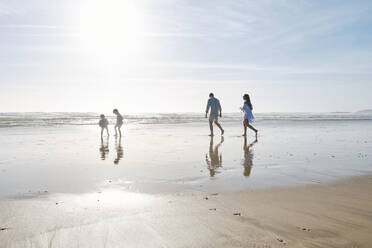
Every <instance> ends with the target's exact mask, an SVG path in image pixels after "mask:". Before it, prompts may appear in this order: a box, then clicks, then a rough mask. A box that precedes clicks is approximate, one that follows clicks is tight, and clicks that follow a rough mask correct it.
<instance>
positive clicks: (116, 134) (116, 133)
mask: <svg viewBox="0 0 372 248" xmlns="http://www.w3.org/2000/svg"><path fill="white" fill-rule="evenodd" d="M116 128H117V126H115V127H114V129H115V136H118V132H117V131H116Z"/></svg>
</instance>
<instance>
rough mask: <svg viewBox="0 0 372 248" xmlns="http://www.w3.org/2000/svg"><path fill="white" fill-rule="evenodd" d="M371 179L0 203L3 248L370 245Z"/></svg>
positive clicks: (51, 196)
mask: <svg viewBox="0 0 372 248" xmlns="http://www.w3.org/2000/svg"><path fill="white" fill-rule="evenodd" d="M371 192H372V176H370V175H368V176H363V177H354V178H351V179H347V180H343V181H338V182H335V183H331V184H322V185H304V186H301V187H297V188H294V187H292V188H274V189H254V190H253V189H252V190H249V189H246V190H242V191H237V192H210V193H204V192H201V191H188V192H183V193H172V194H155V195H154V194H153V195H150V194H139V193H129V192H123V191H104V192H96V193H90V194H82V195H74V194H49V193H48V192H45V194H44V195H39V196H38V197H35V198H28V199H27V198H23V199H9V198H8V199H3V200H2V201H0V209H1V214H0V225H1V227H0V228H2V229H0V230H1V231H0V247H265V248H266V247H296V248H299V247H371V246H372V235H370V234H371V233H372V194H371Z"/></svg>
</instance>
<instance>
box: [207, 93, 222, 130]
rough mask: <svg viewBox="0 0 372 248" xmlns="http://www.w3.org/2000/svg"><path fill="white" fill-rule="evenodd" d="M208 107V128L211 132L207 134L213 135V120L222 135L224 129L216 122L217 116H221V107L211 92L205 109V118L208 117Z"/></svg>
mask: <svg viewBox="0 0 372 248" xmlns="http://www.w3.org/2000/svg"><path fill="white" fill-rule="evenodd" d="M209 109H211V112H210V114H209V128H210V129H211V134H210V135H209V136H213V135H214V134H213V122H214V123H215V124H216V125H217V127H218V128H219V129H220V130H221V135H223V133H224V132H225V131H224V130H223V128H222V127H221V125H220V123H218V116H220V117H222V108H221V104H220V101H219V100H218V99H217V98H215V97H214V94H213V93H210V94H209V99H208V103H207V108H206V110H205V118H207V117H208V112H209Z"/></svg>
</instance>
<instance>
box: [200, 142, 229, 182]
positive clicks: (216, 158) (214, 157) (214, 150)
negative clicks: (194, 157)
mask: <svg viewBox="0 0 372 248" xmlns="http://www.w3.org/2000/svg"><path fill="white" fill-rule="evenodd" d="M223 141H224V138H223V136H221V141H220V143H218V144H217V145H216V146H214V147H213V136H211V141H210V143H209V156H208V153H207V154H205V162H206V163H207V168H208V170H209V174H210V176H211V177H214V176H215V174H216V173H217V169H218V168H220V167H222V154H219V152H218V148H219V147H220V146H221V144H222V143H223Z"/></svg>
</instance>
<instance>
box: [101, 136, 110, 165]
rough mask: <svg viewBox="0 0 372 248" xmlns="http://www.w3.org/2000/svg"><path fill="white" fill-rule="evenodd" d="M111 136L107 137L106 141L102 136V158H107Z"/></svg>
mask: <svg viewBox="0 0 372 248" xmlns="http://www.w3.org/2000/svg"><path fill="white" fill-rule="evenodd" d="M108 140H109V137H108V136H107V137H106V140H105V141H104V140H103V138H102V137H101V146H100V147H99V153H100V155H101V159H102V160H105V159H106V157H107V156H108V153H109V151H110V150H109V145H108Z"/></svg>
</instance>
